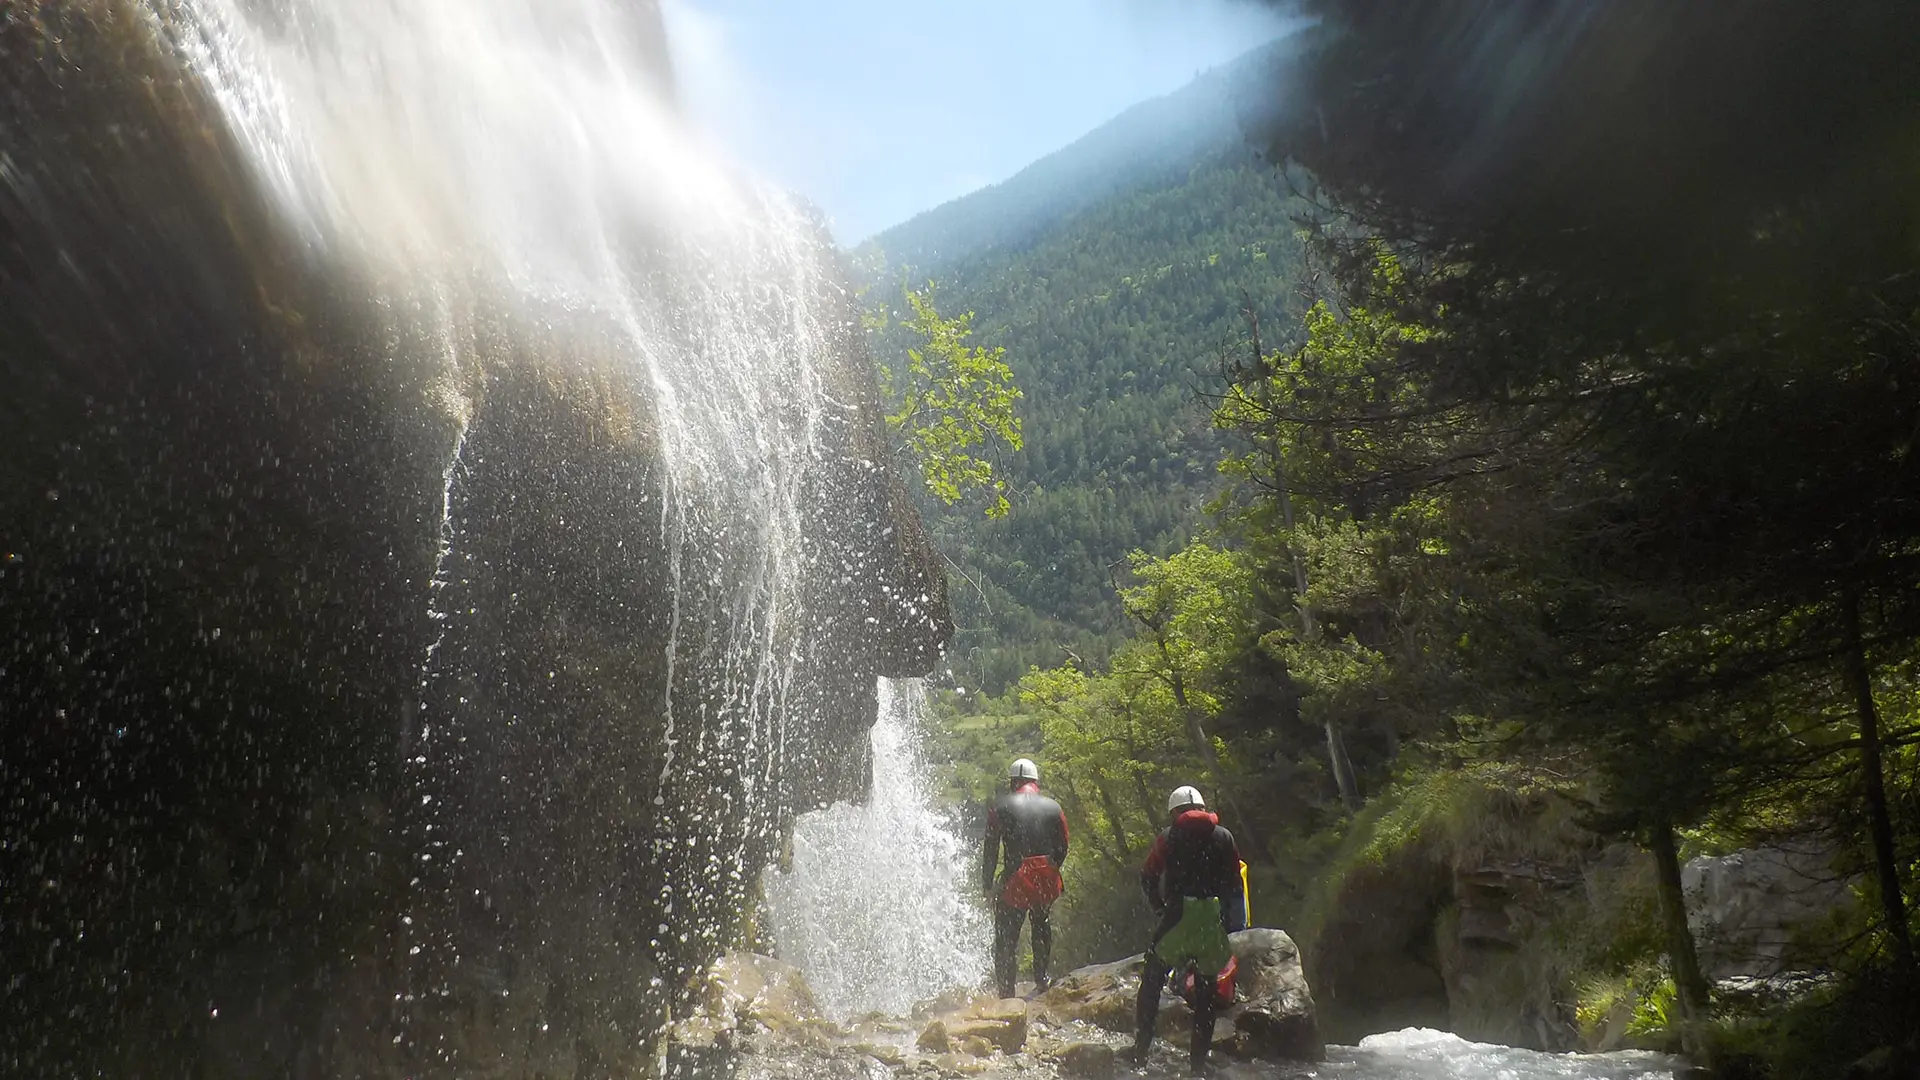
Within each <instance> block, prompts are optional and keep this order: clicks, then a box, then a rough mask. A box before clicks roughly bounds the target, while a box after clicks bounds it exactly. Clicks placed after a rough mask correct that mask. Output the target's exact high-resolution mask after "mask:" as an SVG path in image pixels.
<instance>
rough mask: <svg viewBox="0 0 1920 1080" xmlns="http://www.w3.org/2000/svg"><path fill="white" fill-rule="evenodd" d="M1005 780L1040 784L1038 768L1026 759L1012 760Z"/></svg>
mask: <svg viewBox="0 0 1920 1080" xmlns="http://www.w3.org/2000/svg"><path fill="white" fill-rule="evenodd" d="M1007 779H1009V780H1031V781H1033V782H1034V783H1036V784H1037V783H1039V782H1040V767H1039V766H1038V765H1035V764H1034V763H1033V762H1031V761H1029V760H1027V759H1026V758H1014V759H1013V764H1012V765H1009V766H1008V767H1007Z"/></svg>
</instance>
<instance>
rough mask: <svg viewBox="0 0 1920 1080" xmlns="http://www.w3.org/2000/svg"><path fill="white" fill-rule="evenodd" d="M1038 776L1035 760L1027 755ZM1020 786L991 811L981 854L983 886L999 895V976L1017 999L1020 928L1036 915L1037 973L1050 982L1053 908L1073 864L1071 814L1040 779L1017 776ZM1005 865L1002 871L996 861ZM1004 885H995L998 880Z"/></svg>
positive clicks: (1037, 979) (995, 900) (1042, 980)
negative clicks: (1044, 791) (1069, 855)
mask: <svg viewBox="0 0 1920 1080" xmlns="http://www.w3.org/2000/svg"><path fill="white" fill-rule="evenodd" d="M1022 762H1024V763H1025V764H1026V766H1027V767H1028V768H1029V769H1032V770H1033V771H1034V772H1035V773H1036V774H1037V773H1038V772H1039V770H1038V769H1033V762H1031V761H1027V760H1026V759H1025V758H1022V759H1021V760H1020V761H1016V762H1014V768H1015V769H1018V767H1019V766H1020V765H1021V763H1022ZM1011 779H1012V780H1013V785H1014V790H1012V791H1008V792H1005V793H1004V794H1002V795H1001V796H1000V797H999V798H997V799H995V800H994V802H993V805H992V806H991V807H989V808H988V809H987V830H986V836H985V838H984V842H983V845H982V850H981V853H980V887H981V889H982V890H983V891H984V892H986V894H987V895H988V896H991V897H993V974H994V981H995V983H996V984H997V986H998V988H999V990H1000V992H1001V995H1000V996H1002V997H1012V996H1013V990H1014V982H1015V978H1016V976H1017V975H1018V974H1019V971H1018V968H1019V946H1020V926H1021V924H1022V923H1023V922H1025V921H1026V919H1027V918H1028V917H1029V916H1031V917H1032V919H1033V977H1034V981H1035V982H1036V983H1042V984H1044V983H1045V982H1046V981H1047V963H1048V960H1049V959H1050V958H1051V956H1052V953H1053V927H1052V924H1051V923H1049V922H1048V911H1049V908H1050V907H1051V905H1052V904H1053V902H1054V901H1055V900H1057V899H1059V898H1060V890H1061V889H1062V887H1063V884H1062V882H1061V880H1060V868H1061V867H1062V866H1064V865H1066V862H1067V815H1066V813H1065V812H1064V811H1062V810H1061V809H1060V804H1059V803H1057V802H1054V801H1053V800H1052V799H1049V798H1047V797H1046V796H1045V795H1042V794H1040V782H1039V780H1038V779H1037V777H1021V776H1017V775H1016V776H1014V777H1011ZM996 862H997V863H999V864H1000V865H999V871H998V873H997V874H996V872H995V868H994V864H995V863H996ZM996 881H997V882H998V888H997V889H996V888H995V882H996Z"/></svg>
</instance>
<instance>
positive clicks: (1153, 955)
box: [1133, 906, 1180, 1061]
mask: <svg viewBox="0 0 1920 1080" xmlns="http://www.w3.org/2000/svg"><path fill="white" fill-rule="evenodd" d="M1179 921H1180V914H1179V908H1178V907H1177V906H1175V907H1169V908H1168V909H1167V910H1166V911H1164V912H1162V913H1161V916H1160V925H1158V926H1156V927H1154V929H1153V943H1152V944H1151V945H1149V946H1147V958H1146V965H1145V966H1144V967H1142V968H1141V969H1140V994H1139V996H1138V997H1136V998H1134V1002H1133V1024H1134V1026H1133V1032H1134V1034H1133V1058H1134V1060H1135V1061H1145V1060H1146V1059H1147V1048H1148V1047H1149V1046H1152V1045H1153V1029H1154V1028H1155V1027H1156V1026H1158V1024H1159V1020H1160V990H1161V988H1162V987H1164V986H1166V985H1167V972H1168V971H1170V970H1171V968H1170V967H1169V966H1168V965H1167V963H1166V962H1165V961H1163V960H1161V959H1160V954H1159V952H1158V951H1157V950H1158V949H1159V946H1160V939H1161V938H1163V937H1166V936H1167V931H1169V930H1172V929H1173V928H1174V926H1175V925H1176V924H1178V923H1179Z"/></svg>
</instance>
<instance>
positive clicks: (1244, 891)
mask: <svg viewBox="0 0 1920 1080" xmlns="http://www.w3.org/2000/svg"><path fill="white" fill-rule="evenodd" d="M1240 925H1241V926H1242V927H1247V926H1252V925H1253V890H1252V889H1250V888H1248V887H1247V863H1246V860H1244V859H1242V860H1241V861H1240Z"/></svg>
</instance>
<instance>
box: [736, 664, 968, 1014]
mask: <svg viewBox="0 0 1920 1080" xmlns="http://www.w3.org/2000/svg"><path fill="white" fill-rule="evenodd" d="M925 709H926V689H925V687H924V685H922V684H921V682H920V681H919V680H917V679H911V680H903V681H893V680H885V679H883V680H881V683H880V722H879V723H877V724H875V725H874V728H873V793H872V797H871V798H870V799H869V800H868V802H867V803H866V805H864V806H857V805H852V804H848V803H836V804H835V805H833V806H831V807H828V808H827V809H824V810H816V811H814V812H812V813H808V814H803V815H801V817H800V821H799V823H798V825H797V827H796V828H795V829H794V835H793V858H792V862H791V865H790V866H789V868H788V869H787V870H786V871H785V872H777V871H769V872H768V874H767V884H766V892H767V906H768V914H769V916H770V918H771V922H772V929H773V938H774V942H775V944H776V947H777V948H778V949H779V952H780V956H781V958H782V959H784V960H786V961H787V962H788V963H791V964H793V965H794V966H796V967H798V968H799V969H800V970H801V971H803V972H805V973H806V976H807V982H808V984H809V985H810V986H811V987H812V988H813V992H814V994H815V996H816V997H817V998H818V1000H819V1002H820V1006H821V1008H822V1009H824V1010H825V1011H826V1012H827V1014H828V1015H830V1016H832V1017H834V1018H835V1019H838V1020H843V1021H844V1020H847V1019H850V1018H852V1017H855V1016H859V1015H861V1014H864V1013H868V1012H880V1013H885V1014H888V1015H893V1016H904V1015H906V1014H907V1013H908V1012H910V1011H911V1010H912V1009H913V1006H914V1005H915V1003H917V1002H921V1001H926V1000H928V999H930V998H933V997H936V996H938V995H939V994H941V993H943V992H944V991H947V990H950V989H954V988H956V987H964V988H969V989H970V988H973V987H975V986H978V985H979V984H980V983H981V982H982V980H983V979H985V977H986V974H987V969H988V967H989V964H990V958H989V956H988V942H989V937H990V931H989V928H988V926H987V921H986V916H985V914H984V913H983V912H982V910H981V909H980V908H979V907H978V906H977V905H976V904H973V903H971V902H970V901H969V899H968V898H969V897H970V896H971V895H972V894H973V893H974V892H975V891H976V890H975V889H974V888H973V887H972V886H973V885H974V883H975V882H976V880H977V879H976V875H977V874H978V872H979V862H978V860H979V857H980V855H979V852H978V851H976V850H973V849H972V847H971V846H969V845H967V844H964V843H962V842H961V840H960V838H959V837H958V836H956V835H955V830H954V829H953V827H952V823H951V821H950V820H949V819H948V818H947V817H946V816H945V815H942V814H941V813H939V812H938V811H937V810H936V809H935V808H934V806H933V804H932V799H931V797H930V788H929V783H928V777H927V774H926V765H925V762H924V761H923V760H922V759H921V757H920V753H919V749H918V741H919V739H920V737H921V735H922V733H923V730H922V724H923V723H924V722H925Z"/></svg>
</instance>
